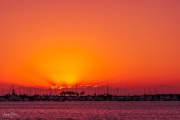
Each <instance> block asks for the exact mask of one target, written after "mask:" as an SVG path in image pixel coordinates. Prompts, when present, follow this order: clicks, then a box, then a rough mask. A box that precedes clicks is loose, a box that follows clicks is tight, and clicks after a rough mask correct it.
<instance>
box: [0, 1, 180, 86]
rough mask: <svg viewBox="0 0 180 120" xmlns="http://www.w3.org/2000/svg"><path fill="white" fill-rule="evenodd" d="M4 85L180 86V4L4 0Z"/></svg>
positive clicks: (0, 29)
mask: <svg viewBox="0 0 180 120" xmlns="http://www.w3.org/2000/svg"><path fill="white" fill-rule="evenodd" d="M0 83H10V84H12V83H14V84H21V85H39V86H47V87H49V86H51V85H54V84H59V85H67V86H71V85H72V84H75V83H78V84H84V85H89V84H91V85H102V84H106V83H108V84H112V85H113V84H115V85H140V86H141V85H142V86H143V85H158V84H166V85H177V84H180V1H179V0H124V1H121V0H89V1H86V0H54V1H53V0H39V1H37V0H29V1H28V0H26V1H25V0H18V1H15V0H1V1H0Z"/></svg>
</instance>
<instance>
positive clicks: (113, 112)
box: [0, 101, 180, 120]
mask: <svg viewBox="0 0 180 120" xmlns="http://www.w3.org/2000/svg"><path fill="white" fill-rule="evenodd" d="M0 115H1V116H0V117H1V118H0V119H13V120H14V119H15V120H21V119H22V120H23V119H25V120H66V119H69V120H76V119H80V120H86V119H89V120H105V119H107V120H120V119H131V120H132V119H138V120H139V119H158V120H159V119H168V120H170V119H173V120H180V102H170V101H168V102H161V101H159V102H132V101H130V102H91V101H90V102H87V101H86V102H85V101H83V102H72V101H71V102H0Z"/></svg>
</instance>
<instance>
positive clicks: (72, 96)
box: [0, 90, 180, 102]
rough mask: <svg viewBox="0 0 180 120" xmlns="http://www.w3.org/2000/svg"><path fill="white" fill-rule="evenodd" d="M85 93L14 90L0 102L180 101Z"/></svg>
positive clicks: (171, 97) (174, 96) (165, 97)
mask: <svg viewBox="0 0 180 120" xmlns="http://www.w3.org/2000/svg"><path fill="white" fill-rule="evenodd" d="M84 94H85V92H84V91H83V92H81V93H80V94H79V93H78V92H73V91H66V92H64V91H62V92H61V93H60V95H31V96H29V95H26V94H20V95H17V94H16V93H15V92H14V90H13V91H12V94H11V95H10V94H6V95H4V96H0V101H59V102H64V101H180V94H154V95H149V94H144V95H131V96H130V95H126V96H119V95H118V96H117V95H111V94H108V93H107V94H99V95H97V94H94V95H84Z"/></svg>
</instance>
